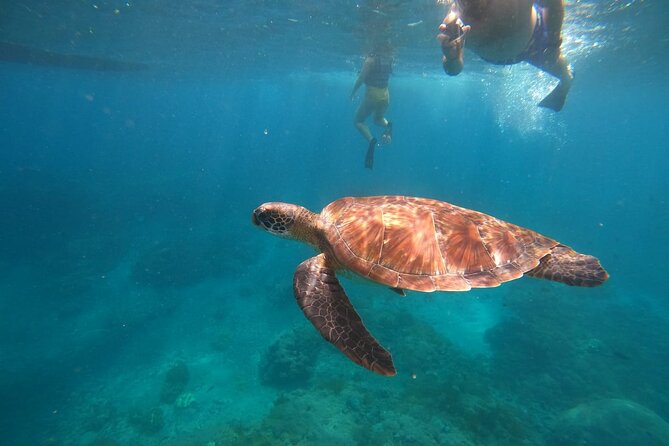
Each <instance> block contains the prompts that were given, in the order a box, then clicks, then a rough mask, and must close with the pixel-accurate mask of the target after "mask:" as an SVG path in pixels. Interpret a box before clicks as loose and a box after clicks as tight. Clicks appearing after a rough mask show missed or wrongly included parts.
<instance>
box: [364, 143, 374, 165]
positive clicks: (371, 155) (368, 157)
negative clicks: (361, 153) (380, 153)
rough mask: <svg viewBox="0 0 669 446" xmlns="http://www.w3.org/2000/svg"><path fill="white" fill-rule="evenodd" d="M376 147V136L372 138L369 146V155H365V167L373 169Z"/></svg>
mask: <svg viewBox="0 0 669 446" xmlns="http://www.w3.org/2000/svg"><path fill="white" fill-rule="evenodd" d="M375 148H376V138H372V140H371V141H370V142H369V146H368V147H367V155H366V156H365V167H366V168H368V169H371V168H372V167H373V166H374V149H375Z"/></svg>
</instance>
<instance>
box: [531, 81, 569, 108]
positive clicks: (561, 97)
mask: <svg viewBox="0 0 669 446" xmlns="http://www.w3.org/2000/svg"><path fill="white" fill-rule="evenodd" d="M568 91H569V90H567V89H566V88H564V87H563V86H562V82H560V83H559V84H557V86H556V87H555V88H554V89H553V91H551V92H550V93H549V94H548V96H546V97H545V98H543V99H542V100H541V102H539V104H537V105H538V106H539V107H543V108H550V109H551V110H553V111H556V112H559V111H560V110H562V107H564V102H565V100H566V99H567V92H568Z"/></svg>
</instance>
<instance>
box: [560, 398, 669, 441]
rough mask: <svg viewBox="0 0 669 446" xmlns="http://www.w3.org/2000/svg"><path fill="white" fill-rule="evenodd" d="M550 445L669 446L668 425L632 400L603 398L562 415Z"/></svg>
mask: <svg viewBox="0 0 669 446" xmlns="http://www.w3.org/2000/svg"><path fill="white" fill-rule="evenodd" d="M547 444H548V445H549V446H585V445H587V446H669V423H667V422H666V421H665V420H663V419H662V418H661V417H660V416H659V415H657V414H656V413H655V412H653V411H652V410H650V409H648V408H646V407H644V406H642V405H640V404H637V403H635V402H633V401H629V400H623V399H603V400H598V401H593V402H589V403H585V404H580V405H578V406H576V407H574V408H572V409H569V410H567V411H566V412H565V413H563V414H562V415H561V416H560V417H559V419H558V420H557V423H556V425H555V428H554V430H553V433H552V435H551V437H550V439H549V441H548V443H547Z"/></svg>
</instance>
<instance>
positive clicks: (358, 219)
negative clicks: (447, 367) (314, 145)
mask: <svg viewBox="0 0 669 446" xmlns="http://www.w3.org/2000/svg"><path fill="white" fill-rule="evenodd" d="M252 219H253V223H254V224H255V225H257V226H259V227H261V228H263V229H265V230H267V231H268V232H270V233H272V234H274V235H278V236H282V237H287V238H292V239H297V240H301V241H304V242H306V243H308V244H310V245H312V246H313V247H315V248H316V249H317V250H319V251H320V254H318V255H316V256H314V257H312V258H310V259H307V260H305V261H304V262H302V263H301V264H300V265H299V266H298V267H297V270H296V271H295V275H294V277H293V291H294V293H295V297H296V299H297V303H298V305H299V306H300V307H301V308H302V311H303V312H304V314H305V316H306V317H307V318H308V319H309V320H310V321H311V323H312V324H313V325H314V326H315V327H316V329H317V330H318V331H319V332H320V333H321V335H322V336H323V337H324V338H325V339H326V340H327V341H329V342H331V343H332V344H334V345H335V346H336V347H337V348H338V349H339V350H341V352H342V353H344V354H345V355H346V356H348V357H349V358H350V359H351V360H352V361H353V362H355V363H357V364H359V365H361V366H363V367H365V368H367V369H369V370H371V371H373V372H376V373H378V374H381V375H386V376H392V375H395V373H396V372H395V367H394V366H393V361H392V358H391V356H390V353H388V351H386V350H385V349H384V348H383V347H382V346H381V345H380V344H379V343H378V342H377V341H376V339H374V337H373V336H372V335H371V334H370V333H369V332H368V331H367V329H366V328H365V326H364V325H363V323H362V320H361V319H360V316H358V313H356V311H355V309H354V308H353V306H352V305H351V303H350V301H349V300H348V297H347V296H346V293H345V292H344V289H343V288H342V287H341V285H340V284H339V281H338V280H337V277H336V275H335V272H336V271H337V270H349V271H352V272H353V273H356V274H357V275H359V276H362V277H364V278H366V279H369V280H372V281H374V282H377V283H380V284H383V285H386V286H389V287H390V288H392V289H393V290H395V291H397V292H399V293H400V294H404V290H413V291H423V292H431V291H467V290H469V289H471V288H487V287H495V286H498V285H499V284H501V283H503V282H507V281H509V280H513V279H518V278H519V277H521V276H523V275H524V274H526V275H528V276H532V277H540V278H544V279H549V280H555V281H558V282H562V283H566V284H568V285H575V286H583V287H592V286H597V285H600V284H602V283H603V282H604V281H605V280H606V279H607V278H608V274H607V273H606V271H604V269H603V268H602V266H601V265H600V263H599V261H598V260H597V259H596V258H595V257H592V256H589V255H584V254H579V253H577V252H576V251H574V250H573V249H571V248H569V247H568V246H565V245H562V244H560V243H558V242H556V241H555V240H552V239H550V238H548V237H545V236H543V235H541V234H538V233H536V232H534V231H531V230H529V229H525V228H521V227H520V226H516V225H513V224H511V223H506V222H504V221H501V220H498V219H496V218H494V217H491V216H489V215H486V214H483V213H481V212H477V211H472V210H469V209H465V208H461V207H458V206H455V205H452V204H449V203H446V202H443V201H437V200H432V199H427V198H415V197H404V196H379V197H347V198H341V199H339V200H336V201H334V202H332V203H330V204H329V205H327V206H326V207H325V208H323V210H322V211H321V213H320V214H315V213H313V212H311V211H309V210H308V209H306V208H304V207H302V206H298V205H294V204H288V203H265V204H263V205H261V206H259V207H257V208H256V209H255V210H254V211H253V216H252Z"/></svg>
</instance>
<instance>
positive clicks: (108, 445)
mask: <svg viewBox="0 0 669 446" xmlns="http://www.w3.org/2000/svg"><path fill="white" fill-rule="evenodd" d="M86 446H120V445H119V443H118V442H117V441H115V440H112V439H111V438H96V439H95V440H93V441H91V442H90V443H88V444H87V445H86Z"/></svg>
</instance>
